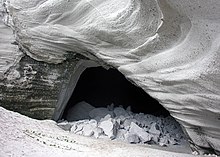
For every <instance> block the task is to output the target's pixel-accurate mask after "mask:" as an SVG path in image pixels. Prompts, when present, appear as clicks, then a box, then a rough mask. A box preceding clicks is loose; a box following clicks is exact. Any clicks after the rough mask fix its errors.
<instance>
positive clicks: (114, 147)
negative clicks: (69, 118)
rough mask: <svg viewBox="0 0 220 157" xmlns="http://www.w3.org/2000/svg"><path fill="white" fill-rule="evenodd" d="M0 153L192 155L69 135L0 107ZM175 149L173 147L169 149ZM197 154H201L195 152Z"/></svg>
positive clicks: (82, 156) (129, 156)
mask: <svg viewBox="0 0 220 157" xmlns="http://www.w3.org/2000/svg"><path fill="white" fill-rule="evenodd" d="M0 124H1V125H0V147H1V149H0V155H1V156H2V157H6V156H16V157H20V156H25V157H28V156H31V157H33V156H41V157H44V156H45V157H48V156H53V157H60V156H65V157H69V156H80V157H88V156H89V157H93V156H94V157H97V156H102V157H105V156H106V157H108V156H109V157H114V156H117V157H120V156H121V157H123V156H126V157H134V156H136V157H137V156H138V157H142V156H143V157H147V156H150V157H158V156H160V157H171V156H175V157H193V156H194V155H192V154H188V153H187V152H183V151H184V149H182V150H180V152H172V151H170V150H169V151H168V150H160V149H159V147H155V146H154V147H150V146H143V145H131V144H126V143H122V142H118V141H110V140H100V139H94V138H88V137H83V136H80V135H75V134H70V133H69V132H67V131H63V130H62V129H61V128H59V127H58V126H57V125H56V122H54V121H51V120H44V121H39V120H35V119H31V118H28V117H26V116H23V115H20V114H19V113H15V112H11V111H8V110H6V109H4V108H2V107H0ZM172 149H175V148H172ZM197 156H200V155H197Z"/></svg>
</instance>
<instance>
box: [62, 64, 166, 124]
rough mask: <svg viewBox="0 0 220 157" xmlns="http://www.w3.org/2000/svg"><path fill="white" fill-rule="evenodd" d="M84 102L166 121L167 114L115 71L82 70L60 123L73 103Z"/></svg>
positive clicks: (156, 102) (98, 68) (100, 68)
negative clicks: (161, 118) (117, 108)
mask: <svg viewBox="0 0 220 157" xmlns="http://www.w3.org/2000/svg"><path fill="white" fill-rule="evenodd" d="M82 101H85V102H87V103H89V104H91V105H92V106H94V107H107V105H111V104H112V103H113V104H114V106H123V108H127V107H128V106H130V107H131V111H132V112H135V113H145V114H152V115H155V116H163V117H167V116H168V115H169V112H168V111H167V110H166V109H165V108H164V107H163V106H162V105H161V104H160V103H159V102H158V101H157V100H156V99H154V98H152V97H151V96H150V95H148V94H147V93H146V92H145V91H144V90H143V89H141V88H139V87H137V86H136V85H134V84H133V83H131V82H130V81H128V80H127V79H126V78H125V76H124V75H123V74H122V73H120V72H119V71H118V70H117V69H113V68H110V69H108V70H107V69H105V68H103V67H100V66H99V67H89V68H86V69H85V70H84V71H83V72H82V74H81V75H80V78H79V80H78V82H77V84H76V86H75V89H74V91H73V93H72V95H71V97H70V99H69V101H68V103H67V105H66V107H65V109H64V112H63V114H62V117H61V119H64V120H66V119H67V114H68V111H69V110H70V109H71V108H72V107H73V106H74V105H75V104H77V103H79V102H82Z"/></svg>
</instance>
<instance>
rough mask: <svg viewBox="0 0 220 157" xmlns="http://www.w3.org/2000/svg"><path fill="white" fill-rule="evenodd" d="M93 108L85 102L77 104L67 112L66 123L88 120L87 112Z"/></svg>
mask: <svg viewBox="0 0 220 157" xmlns="http://www.w3.org/2000/svg"><path fill="white" fill-rule="evenodd" d="M94 108H95V107H93V106H92V105H90V104H88V103H87V102H85V101H82V102H79V103H77V104H76V105H74V106H73V107H72V108H71V109H69V110H68V113H67V117H66V119H67V120H68V121H76V120H82V119H89V112H90V111H91V110H93V109H94Z"/></svg>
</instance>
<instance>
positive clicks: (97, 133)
mask: <svg viewBox="0 0 220 157" xmlns="http://www.w3.org/2000/svg"><path fill="white" fill-rule="evenodd" d="M102 134H103V129H102V128H99V127H96V128H95V129H94V135H93V136H94V137H95V138H99V137H100V136H101V135H102Z"/></svg>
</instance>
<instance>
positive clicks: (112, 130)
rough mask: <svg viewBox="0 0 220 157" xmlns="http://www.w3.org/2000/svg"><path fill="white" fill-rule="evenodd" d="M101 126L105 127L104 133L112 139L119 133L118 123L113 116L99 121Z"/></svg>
mask: <svg viewBox="0 0 220 157" xmlns="http://www.w3.org/2000/svg"><path fill="white" fill-rule="evenodd" d="M98 126H99V128H101V129H103V131H104V134H105V135H107V136H108V138H110V139H114V138H115V137H116V135H117V129H118V123H117V121H116V120H115V119H113V118H108V119H106V120H104V121H101V122H100V123H99V125H98Z"/></svg>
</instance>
